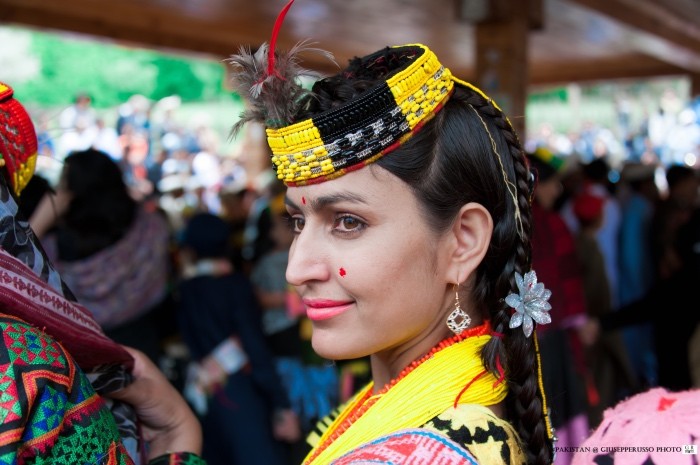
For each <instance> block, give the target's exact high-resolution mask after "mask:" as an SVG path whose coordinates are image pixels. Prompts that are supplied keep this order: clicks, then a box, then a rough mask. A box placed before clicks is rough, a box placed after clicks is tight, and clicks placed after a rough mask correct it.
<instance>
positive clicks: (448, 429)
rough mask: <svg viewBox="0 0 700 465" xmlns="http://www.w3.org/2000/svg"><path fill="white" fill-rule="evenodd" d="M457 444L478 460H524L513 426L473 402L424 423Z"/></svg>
mask: <svg viewBox="0 0 700 465" xmlns="http://www.w3.org/2000/svg"><path fill="white" fill-rule="evenodd" d="M423 428H424V429H428V430H432V431H435V432H438V433H440V434H443V435H445V436H447V437H448V438H450V439H451V440H452V441H454V442H456V443H458V444H460V445H461V446H462V447H464V448H465V449H466V450H468V451H469V452H470V453H471V454H472V455H474V457H475V458H476V460H477V462H478V463H488V464H500V463H504V464H505V463H508V464H524V463H526V455H525V451H524V449H523V448H522V447H521V444H520V438H519V436H518V433H517V432H516V431H515V429H514V428H513V426H512V425H511V424H510V423H509V422H508V421H506V420H503V419H502V418H500V417H498V416H497V415H496V414H494V413H493V412H492V411H491V410H490V409H488V408H486V407H483V406H481V405H476V404H461V405H458V406H457V407H456V408H449V409H448V410H446V411H444V412H443V413H441V414H440V415H438V416H436V417H435V418H433V419H432V420H430V421H429V422H427V423H426V424H425V425H424V426H423Z"/></svg>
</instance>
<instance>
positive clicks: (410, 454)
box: [333, 430, 484, 465]
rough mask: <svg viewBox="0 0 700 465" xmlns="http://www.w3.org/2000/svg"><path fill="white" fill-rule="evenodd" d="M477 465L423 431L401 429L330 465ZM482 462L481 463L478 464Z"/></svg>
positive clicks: (456, 447) (454, 445) (446, 442)
mask: <svg viewBox="0 0 700 465" xmlns="http://www.w3.org/2000/svg"><path fill="white" fill-rule="evenodd" d="M438 461H439V463H440V465H478V463H479V462H477V461H476V460H475V459H474V457H472V456H471V455H470V454H469V453H468V452H467V451H466V450H464V449H463V448H462V447H460V446H459V444H457V443H455V442H453V441H450V440H449V439H447V438H446V437H444V436H442V435H439V434H435V433H433V432H431V431H426V430H405V431H399V432H397V433H394V434H390V435H388V436H384V437H381V438H379V439H377V440H376V441H372V442H371V443H369V444H366V445H364V446H362V447H359V448H357V449H356V450H354V451H352V452H350V453H349V454H347V455H344V456H343V457H341V458H339V459H338V460H336V461H335V462H333V465H361V464H373V465H381V464H386V465H391V464H397V463H410V464H411V465H431V464H434V463H436V462H438ZM482 463H484V462H482Z"/></svg>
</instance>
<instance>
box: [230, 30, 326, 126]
mask: <svg viewBox="0 0 700 465" xmlns="http://www.w3.org/2000/svg"><path fill="white" fill-rule="evenodd" d="M302 52H313V53H320V54H321V55H323V56H324V57H326V58H328V59H330V60H331V61H333V62H334V63H335V60H334V59H333V55H332V54H331V53H330V52H327V51H325V50H322V49H319V48H315V47H311V46H310V42H308V41H302V42H299V43H298V44H296V45H295V46H294V47H292V49H290V50H289V51H288V52H276V55H275V66H274V70H273V72H272V73H268V69H267V68H268V53H269V46H268V44H267V43H264V44H262V45H261V46H260V48H258V50H257V51H256V52H255V53H252V52H251V50H250V47H245V46H244V47H241V48H240V50H239V52H238V54H237V55H231V57H230V58H229V59H228V60H227V61H228V63H230V64H231V65H232V66H233V68H234V72H233V75H232V81H233V84H234V88H235V89H236V90H237V91H238V93H239V94H240V95H241V96H242V97H243V98H244V99H246V100H247V103H248V105H246V109H245V110H244V111H243V113H242V114H241V119H240V120H239V121H238V122H237V123H236V124H235V125H234V126H233V129H232V131H231V134H232V135H235V134H236V133H237V132H238V131H239V130H240V129H241V127H242V126H243V125H244V124H245V123H247V122H249V121H258V122H262V123H264V124H265V126H266V127H270V128H280V127H284V126H287V125H289V124H290V123H292V122H293V121H294V115H295V114H296V113H297V111H298V110H299V105H300V104H301V100H302V97H304V96H306V95H308V94H310V93H311V92H310V91H309V90H306V89H304V88H303V87H302V86H301V85H300V84H299V78H300V77H302V76H309V77H312V78H318V77H319V73H316V72H314V71H311V70H308V69H304V68H302V67H301V66H300V65H299V61H300V56H299V55H300V53H302Z"/></svg>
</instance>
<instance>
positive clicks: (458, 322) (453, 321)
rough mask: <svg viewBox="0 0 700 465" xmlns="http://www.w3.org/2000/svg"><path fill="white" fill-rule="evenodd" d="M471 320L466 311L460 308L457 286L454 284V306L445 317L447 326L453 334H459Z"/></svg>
mask: <svg viewBox="0 0 700 465" xmlns="http://www.w3.org/2000/svg"><path fill="white" fill-rule="evenodd" d="M471 322H472V318H471V317H470V316H469V314H468V313H467V312H465V311H464V310H462V307H461V306H460V304H459V287H458V285H457V284H455V308H454V310H452V313H450V315H449V316H448V317H447V327H448V328H450V331H452V332H453V333H455V334H461V333H462V331H464V330H465V329H467V328H468V327H469V325H470V324H471Z"/></svg>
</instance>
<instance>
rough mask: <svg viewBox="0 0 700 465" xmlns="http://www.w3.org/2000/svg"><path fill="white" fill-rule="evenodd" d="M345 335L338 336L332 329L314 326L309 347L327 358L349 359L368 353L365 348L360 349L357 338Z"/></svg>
mask: <svg viewBox="0 0 700 465" xmlns="http://www.w3.org/2000/svg"><path fill="white" fill-rule="evenodd" d="M345 336H346V337H343V336H340V337H339V336H338V335H337V334H334V332H332V331H324V330H319V329H318V328H315V327H314V330H313V333H312V335H311V347H313V349H314V352H316V353H317V354H318V355H319V356H321V357H323V358H325V359H328V360H351V359H356V358H362V357H365V356H367V355H370V354H368V353H367V351H366V350H362V347H360V346H359V344H358V340H357V339H354V340H352V339H347V337H348V335H347V334H346V335H345Z"/></svg>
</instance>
